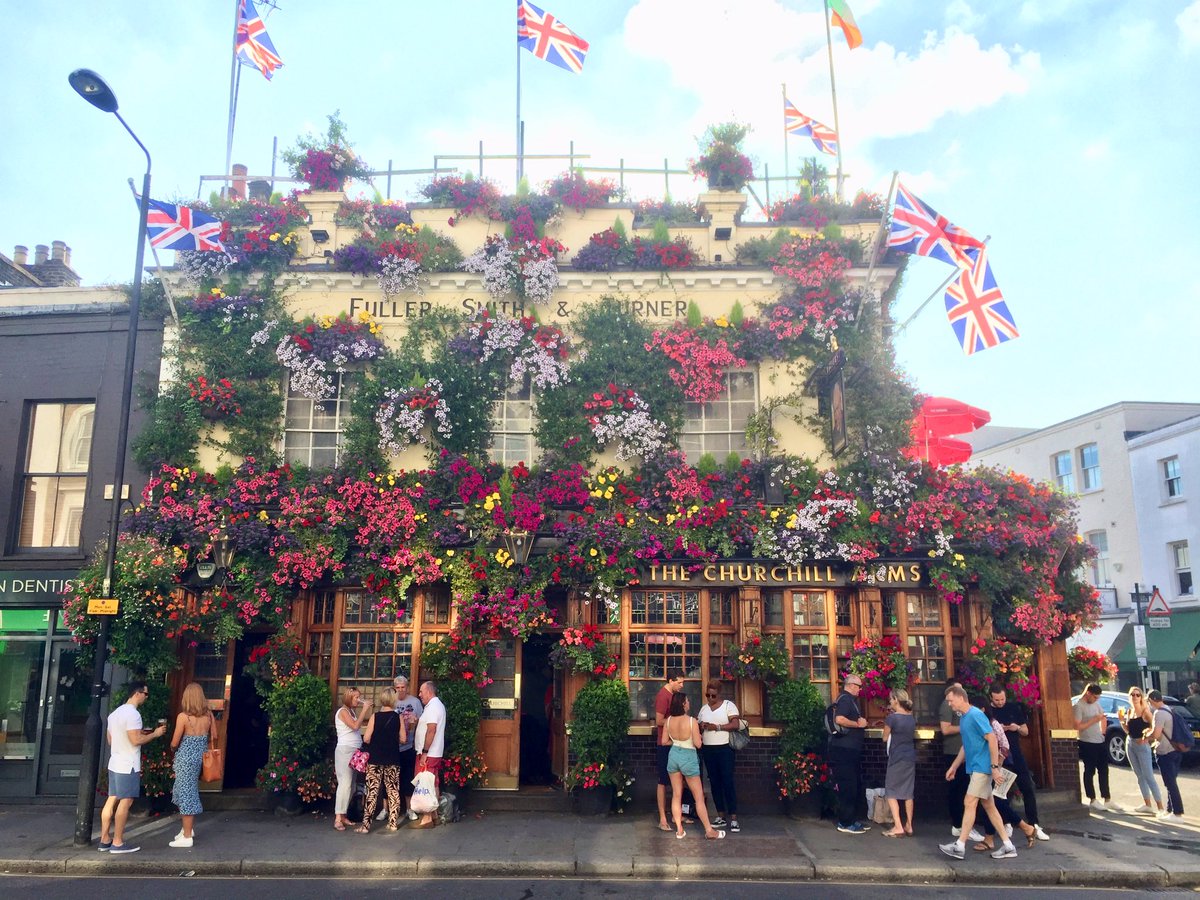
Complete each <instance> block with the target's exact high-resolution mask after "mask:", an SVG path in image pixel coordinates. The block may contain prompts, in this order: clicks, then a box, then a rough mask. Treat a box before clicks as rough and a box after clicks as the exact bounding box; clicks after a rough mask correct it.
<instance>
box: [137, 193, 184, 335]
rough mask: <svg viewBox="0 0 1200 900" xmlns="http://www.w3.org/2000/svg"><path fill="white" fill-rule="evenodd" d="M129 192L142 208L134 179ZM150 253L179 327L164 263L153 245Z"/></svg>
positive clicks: (176, 324)
mask: <svg viewBox="0 0 1200 900" xmlns="http://www.w3.org/2000/svg"><path fill="white" fill-rule="evenodd" d="M129 192H130V193H131V194H133V202H134V203H136V204H138V207H139V208H141V205H142V201H141V198H140V197H138V192H137V188H136V187H134V185H133V179H132V178H130V179H129ZM150 253H151V254H152V255H153V256H154V274H155V275H157V276H158V280H159V283H160V284H162V286H163V291H164V292H165V293H166V295H167V306H169V307H170V308H171V319H172V320H173V321H174V322H175V327H176V328H178V327H179V312H178V310H176V309H175V298H174V296H172V294H171V287H170V285H168V284H167V279H165V278H163V270H162V263H161V262H160V261H159V259H158V248H157V247H155V246H154V245H153V244H151V245H150Z"/></svg>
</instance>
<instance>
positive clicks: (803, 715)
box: [769, 673, 826, 758]
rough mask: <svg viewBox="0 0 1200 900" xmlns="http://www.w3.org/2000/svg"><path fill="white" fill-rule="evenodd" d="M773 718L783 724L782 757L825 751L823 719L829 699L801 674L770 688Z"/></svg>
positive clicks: (781, 738) (780, 743)
mask: <svg viewBox="0 0 1200 900" xmlns="http://www.w3.org/2000/svg"><path fill="white" fill-rule="evenodd" d="M769 698H770V705H771V718H772V719H773V720H775V721H776V722H780V723H782V725H783V731H782V734H781V735H780V738H779V755H780V757H781V758H782V757H784V756H787V755H788V754H790V753H808V752H811V751H814V750H823V749H824V745H825V727H824V724H823V723H822V721H821V719H822V717H823V716H824V715H825V706H826V703H825V698H824V697H822V696H821V692H820V691H818V690H817V688H816V687H815V686H814V685H813V683H812V682H811V681H809V680H808V676H807V675H804V674H803V673H801V674H800V675H799V676H797V677H796V678H788V679H786V680H785V681H780V682H778V683H777V684H773V685H771V689H770V694H769Z"/></svg>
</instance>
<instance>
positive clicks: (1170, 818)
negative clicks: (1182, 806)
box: [1160, 813, 1184, 822]
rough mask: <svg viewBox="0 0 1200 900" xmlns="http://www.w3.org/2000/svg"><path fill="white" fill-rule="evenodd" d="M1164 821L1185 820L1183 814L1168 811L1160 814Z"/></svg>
mask: <svg viewBox="0 0 1200 900" xmlns="http://www.w3.org/2000/svg"><path fill="white" fill-rule="evenodd" d="M1160 818H1161V819H1162V820H1163V821H1164V822H1183V821H1184V818H1183V816H1177V815H1175V813H1167V814H1166V815H1165V816H1160Z"/></svg>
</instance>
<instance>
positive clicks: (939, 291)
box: [892, 234, 992, 334]
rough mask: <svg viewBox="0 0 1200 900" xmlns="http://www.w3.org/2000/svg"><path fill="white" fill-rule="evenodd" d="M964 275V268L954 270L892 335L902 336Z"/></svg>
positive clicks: (989, 237) (985, 240)
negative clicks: (922, 313)
mask: <svg viewBox="0 0 1200 900" xmlns="http://www.w3.org/2000/svg"><path fill="white" fill-rule="evenodd" d="M991 239H992V236H991V235H990V234H989V235H988V236H987V237H985V238H984V239H983V242H984V244H986V243H987V242H988V241H990V240H991ZM962 273H963V269H962V268H956V269H955V270H954V274H953V275H951V276H950V277H949V278H947V279H946V280H945V281H943V282H942V284H941V287H939V288H937V289H936V290H935V291H934V292H933V293H932V294H930V295H929V296H928V297H926V298H925V302H924V303H922V304H921V305H920V306H918V307H917V308H916V310H914V311H913V314H912V315H911V316H909V317H908V318H907V319H905V320H904V321H903V322H901V323H900V324H899V325H898V326H897V327H896V330H895V331H893V332H892V334H900V333H901V332H902V331H904V329H905V328H907V327H908V326H909V325H911V324H912V321H913V319H915V318H916V317H917V316H919V315H920V314H921V310H923V309H924V308H925V307H927V306H928V305H929V304H930V302H931V301H932V300H933V298H934V297H936V296H937V295H938V294H944V293H945V292H946V288H948V287H950V282H952V281H953V280H954V279H956V278H958V277H959V276H960V275H961V274H962Z"/></svg>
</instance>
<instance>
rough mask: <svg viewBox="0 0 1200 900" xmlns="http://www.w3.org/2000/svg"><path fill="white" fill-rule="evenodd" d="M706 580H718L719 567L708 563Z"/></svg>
mask: <svg viewBox="0 0 1200 900" xmlns="http://www.w3.org/2000/svg"><path fill="white" fill-rule="evenodd" d="M704 580H705V581H716V580H717V567H716V566H713V565H707V566H705V567H704Z"/></svg>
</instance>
